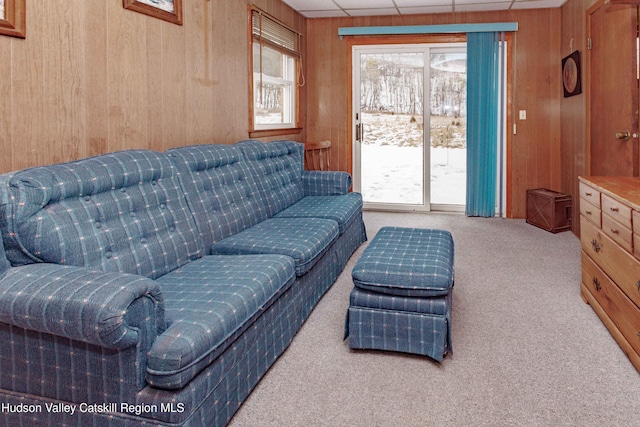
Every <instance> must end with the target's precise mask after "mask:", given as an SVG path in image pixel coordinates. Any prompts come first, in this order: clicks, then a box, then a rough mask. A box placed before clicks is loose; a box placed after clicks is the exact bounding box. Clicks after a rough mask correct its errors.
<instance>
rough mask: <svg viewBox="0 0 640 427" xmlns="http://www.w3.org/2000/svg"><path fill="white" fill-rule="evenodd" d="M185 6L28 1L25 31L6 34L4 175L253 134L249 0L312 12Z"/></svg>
mask: <svg viewBox="0 0 640 427" xmlns="http://www.w3.org/2000/svg"><path fill="white" fill-rule="evenodd" d="M182 3H183V7H184V10H183V14H184V25H183V26H178V25H174V24H171V23H168V22H165V21H162V20H159V19H155V18H152V17H149V16H146V15H143V14H140V13H137V12H133V11H129V10H125V9H124V8H123V6H122V0H106V1H105V0H46V1H45V0H35V1H29V5H28V7H27V37H26V39H24V40H23V39H17V38H12V37H6V36H0V150H1V151H0V172H7V171H12V170H17V169H21V168H25V167H29V166H34V165H42V164H50V163H56V162H61V161H68V160H74V159H78V158H81V157H86V156H90V155H95V154H100V153H104V152H111V151H116V150H122V149H132V148H149V149H154V150H160V151H163V150H166V149H168V148H171V147H177V146H184V145H191V144H201V143H232V142H235V141H238V140H241V139H247V138H248V126H249V117H248V115H249V101H248V90H249V81H250V80H249V70H248V54H249V50H248V34H247V28H248V27H247V25H248V21H247V19H248V18H247V16H248V15H247V5H248V4H250V3H253V4H255V5H256V6H258V7H260V8H262V9H263V10H265V11H267V12H268V13H270V14H272V15H273V16H275V17H276V18H278V19H280V20H281V21H283V22H284V23H286V24H287V25H289V26H290V27H292V28H294V29H296V30H297V31H299V32H301V33H303V34H305V33H306V20H305V19H304V18H303V17H302V16H301V15H299V14H298V13H296V12H295V11H293V10H292V9H291V8H290V7H289V6H287V5H286V4H284V3H283V2H282V1H281V0H254V1H252V0H188V1H183V2H182ZM305 96H306V88H303V90H302V94H301V97H302V98H301V99H302V102H303V105H304V102H305ZM305 119H306V118H305V116H303V120H305ZM304 137H305V135H304V132H303V133H302V134H296V135H284V136H281V137H279V138H289V139H295V140H303V138H304Z"/></svg>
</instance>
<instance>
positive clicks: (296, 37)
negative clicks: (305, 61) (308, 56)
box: [251, 9, 301, 58]
mask: <svg viewBox="0 0 640 427" xmlns="http://www.w3.org/2000/svg"><path fill="white" fill-rule="evenodd" d="M251 32H252V34H253V41H254V42H256V43H260V44H261V45H268V46H269V47H271V48H272V49H276V50H278V51H280V52H282V53H286V54H289V55H292V56H295V57H298V58H299V57H300V56H301V53H300V34H299V33H297V32H296V31H294V30H292V29H291V28H289V27H287V26H286V25H284V24H282V23H281V22H279V21H277V20H276V19H275V18H273V17H271V16H269V15H267V14H266V13H264V12H262V11H261V10H259V9H252V10H251Z"/></svg>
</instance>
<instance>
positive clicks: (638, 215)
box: [631, 211, 640, 234]
mask: <svg viewBox="0 0 640 427" xmlns="http://www.w3.org/2000/svg"><path fill="white" fill-rule="evenodd" d="M631 222H632V225H633V232H634V233H636V234H640V212H638V211H633V212H631Z"/></svg>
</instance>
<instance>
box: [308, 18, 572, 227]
mask: <svg viewBox="0 0 640 427" xmlns="http://www.w3.org/2000/svg"><path fill="white" fill-rule="evenodd" d="M506 21H510V22H514V21H515V22H518V24H519V30H518V32H517V34H516V35H515V38H514V46H513V61H512V63H511V64H510V65H511V66H512V67H513V71H514V74H513V80H514V81H513V82H512V84H513V96H512V99H511V104H510V106H509V108H510V110H511V113H512V114H511V116H512V117H514V118H516V117H518V116H517V111H519V110H527V119H526V120H523V121H521V120H516V119H514V120H515V122H514V123H515V124H516V125H517V133H516V135H513V137H512V139H511V144H510V165H511V168H510V170H511V171H512V175H511V177H510V180H509V192H510V203H509V206H508V208H507V209H508V212H510V215H511V216H513V217H516V218H523V217H525V216H526V190H527V189H530V188H539V187H546V188H551V189H554V190H560V189H561V159H560V151H561V150H560V100H561V98H562V83H561V79H560V78H561V65H560V60H561V56H560V32H559V28H560V25H561V13H560V9H557V8H556V9H536V10H521V11H505V12H479V13H456V14H435V15H408V16H396V17H388V16H386V17H385V16H382V17H357V18H355V17H354V18H331V19H329V18H327V19H312V20H308V21H307V50H308V54H307V70H308V72H307V74H308V75H307V84H308V86H309V87H308V91H307V100H308V101H307V114H308V120H307V129H306V130H307V138H308V139H309V140H322V139H330V140H331V141H332V143H333V145H332V165H336V168H337V169H340V170H345V171H350V170H351V157H352V156H351V153H352V148H351V136H350V135H351V131H350V113H351V111H350V110H351V93H350V87H351V83H350V81H349V80H350V72H349V68H350V66H351V62H350V61H351V51H350V45H349V43H348V42H347V40H346V39H343V40H340V38H339V37H338V28H339V27H350V26H374V25H428V24H451V23H481V22H506ZM513 113H516V114H513ZM512 124H513V123H510V124H509V126H508V128H509V130H511V129H512ZM334 147H335V148H334Z"/></svg>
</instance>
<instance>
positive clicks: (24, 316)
mask: <svg viewBox="0 0 640 427" xmlns="http://www.w3.org/2000/svg"><path fill="white" fill-rule="evenodd" d="M138 298H146V299H148V300H149V301H148V302H149V304H150V305H151V307H153V308H152V309H153V311H154V313H155V314H154V315H153V317H151V318H150V319H144V318H143V319H131V318H129V319H125V315H126V314H127V311H128V309H129V307H130V306H131V304H132V303H133V302H134V301H135V300H136V299H138ZM150 320H153V321H154V322H155V324H154V323H150ZM0 322H3V323H6V324H9V325H14V326H18V327H22V328H26V329H30V330H35V331H40V332H45V333H51V334H54V335H58V336H62V337H67V338H71V339H74V340H78V341H82V342H86V343H89V344H97V345H101V346H103V347H106V348H115V349H118V348H127V347H131V346H132V345H136V344H137V343H139V342H140V336H139V333H138V330H137V328H132V327H131V325H130V324H129V323H128V322H134V324H136V325H141V324H145V323H149V324H150V325H152V326H153V332H154V335H153V336H155V333H156V332H157V331H158V330H161V329H162V328H163V327H164V303H163V298H162V294H161V291H160V287H159V286H158V284H157V283H155V282H154V281H152V280H149V279H146V278H143V277H140V276H133V275H128V274H117V273H104V272H101V271H96V270H87V269H84V268H77V267H71V266H61V265H55V264H34V265H28V266H23V267H17V268H12V269H10V270H9V271H8V272H7V273H6V275H5V277H3V278H2V280H0ZM153 336H152V337H151V338H153Z"/></svg>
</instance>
